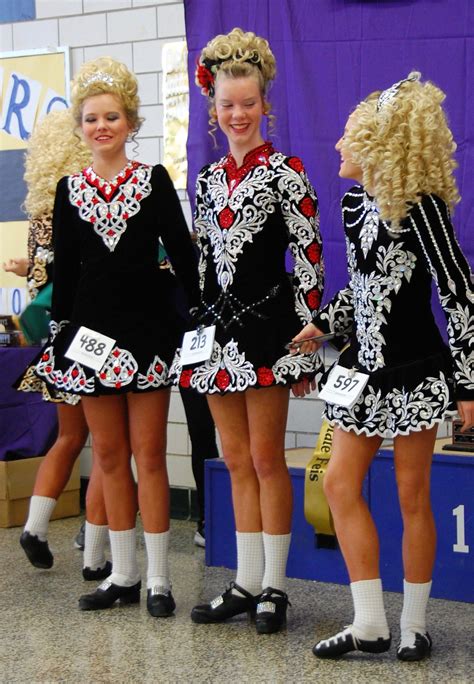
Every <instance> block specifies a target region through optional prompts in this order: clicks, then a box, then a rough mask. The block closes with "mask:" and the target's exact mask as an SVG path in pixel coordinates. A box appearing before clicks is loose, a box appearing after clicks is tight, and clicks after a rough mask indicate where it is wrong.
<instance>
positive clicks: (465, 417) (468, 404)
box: [458, 401, 474, 432]
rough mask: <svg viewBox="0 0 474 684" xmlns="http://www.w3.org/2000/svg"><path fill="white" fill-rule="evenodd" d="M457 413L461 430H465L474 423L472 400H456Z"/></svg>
mask: <svg viewBox="0 0 474 684" xmlns="http://www.w3.org/2000/svg"><path fill="white" fill-rule="evenodd" d="M458 413H459V415H460V417H461V420H462V428H461V432H466V431H467V430H469V428H471V427H473V425H474V401H458Z"/></svg>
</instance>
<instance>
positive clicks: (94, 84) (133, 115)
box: [71, 57, 143, 133]
mask: <svg viewBox="0 0 474 684" xmlns="http://www.w3.org/2000/svg"><path fill="white" fill-rule="evenodd" d="M104 94H108V95H109V94H110V95H115V96H116V97H117V98H118V99H119V101H120V102H121V104H122V107H123V108H124V111H125V114H126V117H127V121H128V123H129V124H130V126H131V128H132V130H133V131H134V133H137V131H138V130H139V129H140V126H141V124H142V122H143V119H141V118H140V117H139V116H138V110H139V107H140V98H139V97H138V83H137V79H136V78H135V76H134V74H132V72H131V71H129V69H128V68H127V67H126V66H125V64H122V63H121V62H118V61H117V60H116V59H113V58H112V57H98V58H97V59H93V60H91V61H90V62H85V63H84V64H82V66H81V68H80V69H79V71H78V73H77V74H76V76H75V77H74V79H73V81H72V84H71V103H72V113H73V116H74V119H75V121H76V124H77V125H78V126H80V125H81V122H82V108H83V105H84V102H85V100H87V98H88V97H93V96H94V95H104Z"/></svg>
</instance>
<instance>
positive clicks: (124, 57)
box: [84, 43, 133, 71]
mask: <svg viewBox="0 0 474 684" xmlns="http://www.w3.org/2000/svg"><path fill="white" fill-rule="evenodd" d="M96 57H113V58H114V59H118V60H119V61H120V62H123V63H124V64H126V65H127V66H128V68H129V69H131V70H132V71H133V51H132V44H131V43H114V44H110V43H107V44H104V45H94V46H92V47H86V48H84V60H85V61H86V62H88V61H89V60H90V59H95V58H96Z"/></svg>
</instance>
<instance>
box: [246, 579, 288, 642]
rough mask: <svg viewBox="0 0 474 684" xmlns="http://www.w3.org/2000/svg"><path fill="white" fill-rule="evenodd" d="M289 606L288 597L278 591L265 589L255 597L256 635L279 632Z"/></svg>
mask: <svg viewBox="0 0 474 684" xmlns="http://www.w3.org/2000/svg"><path fill="white" fill-rule="evenodd" d="M288 606H291V603H290V602H289V601H288V596H287V594H285V592H284V591H280V589H272V587H267V588H266V589H264V590H263V591H262V593H261V594H260V596H258V597H257V613H256V615H255V627H256V628H257V633H258V634H273V633H274V632H279V631H280V629H281V628H282V627H283V626H284V625H285V624H286V609H287V608H288Z"/></svg>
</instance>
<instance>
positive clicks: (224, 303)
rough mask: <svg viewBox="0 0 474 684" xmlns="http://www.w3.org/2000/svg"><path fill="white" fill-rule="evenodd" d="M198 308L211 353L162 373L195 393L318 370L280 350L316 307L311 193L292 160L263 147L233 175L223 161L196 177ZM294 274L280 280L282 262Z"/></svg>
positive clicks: (317, 245)
mask: <svg viewBox="0 0 474 684" xmlns="http://www.w3.org/2000/svg"><path fill="white" fill-rule="evenodd" d="M195 229H196V231H197V234H198V245H199V249H200V260H199V272H200V291H201V301H200V305H199V311H198V313H197V315H196V316H195V318H194V321H195V323H197V324H202V325H214V324H215V325H216V335H215V341H214V346H213V351H212V356H211V358H210V359H209V360H208V361H204V362H202V363H199V364H197V365H195V366H194V367H185V368H183V366H182V364H181V360H180V354H179V353H178V354H177V356H176V358H175V362H174V363H173V367H172V373H174V374H175V375H176V376H177V378H178V379H179V383H180V385H181V387H185V388H191V389H195V390H197V391H198V392H201V393H211V394H212V393H219V394H225V393H228V392H240V391H245V390H247V389H248V388H261V387H271V386H273V385H290V384H293V383H295V382H298V381H299V380H301V379H303V378H305V377H306V378H313V377H314V376H315V374H316V373H317V372H318V370H320V369H321V361H320V359H319V356H318V355H317V354H313V355H311V356H303V355H301V354H296V355H290V354H289V352H288V351H287V350H286V349H285V344H286V343H288V342H289V341H290V340H291V338H292V337H294V335H296V334H297V333H298V332H299V331H300V330H301V328H302V327H303V326H304V325H305V324H306V323H308V322H309V321H311V315H312V313H313V312H314V311H315V310H316V309H317V308H318V307H319V303H320V300H321V294H322V287H323V265H322V258H321V237H320V234H319V213H318V205H317V198H316V194H315V192H314V190H313V188H312V186H311V184H310V183H309V181H308V178H307V176H306V173H305V171H304V167H303V164H302V162H301V160H300V159H298V158H297V157H286V156H285V155H283V154H281V153H279V152H276V151H275V150H274V149H273V147H272V146H271V144H269V143H265V144H264V145H261V146H259V147H258V148H256V149H254V150H252V151H251V152H249V153H248V154H247V155H246V157H245V159H244V162H243V165H242V166H241V167H239V168H237V165H236V163H235V160H234V158H233V156H232V155H231V154H229V155H227V156H226V157H224V158H222V159H221V160H220V161H218V162H216V163H214V164H211V165H209V166H206V167H204V169H203V170H202V171H201V172H200V174H199V176H198V179H197V190H196V214H195ZM287 250H289V251H290V253H291V255H292V257H293V262H294V267H293V273H292V274H288V273H287V271H286V267H285V256H286V253H287Z"/></svg>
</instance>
